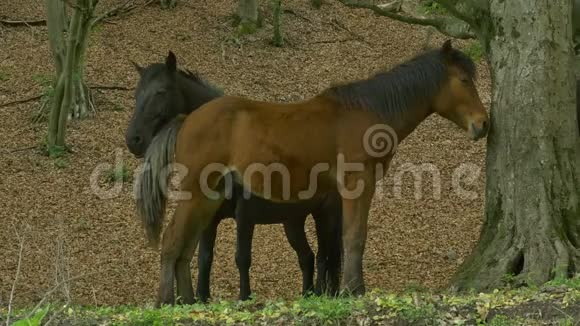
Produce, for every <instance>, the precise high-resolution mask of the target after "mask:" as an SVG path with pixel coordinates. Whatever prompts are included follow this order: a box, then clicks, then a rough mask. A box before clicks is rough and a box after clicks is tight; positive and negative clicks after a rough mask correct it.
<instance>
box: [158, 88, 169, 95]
mask: <svg viewBox="0 0 580 326" xmlns="http://www.w3.org/2000/svg"><path fill="white" fill-rule="evenodd" d="M156 93H157V94H165V93H167V90H166V89H165V88H160V89H158V90H157V92H156Z"/></svg>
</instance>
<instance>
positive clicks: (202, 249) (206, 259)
mask: <svg viewBox="0 0 580 326" xmlns="http://www.w3.org/2000/svg"><path fill="white" fill-rule="evenodd" d="M220 221H221V216H214V218H213V221H212V222H211V224H210V225H209V226H208V227H207V229H205V231H203V233H202V235H201V238H200V241H199V252H198V254H197V257H198V263H197V267H198V274H197V297H198V298H199V300H201V302H204V303H205V302H207V301H208V299H209V297H210V286H209V283H210V274H211V265H212V263H213V249H214V246H215V238H216V235H217V228H218V225H219V223H220Z"/></svg>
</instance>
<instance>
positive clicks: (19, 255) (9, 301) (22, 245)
mask: <svg viewBox="0 0 580 326" xmlns="http://www.w3.org/2000/svg"><path fill="white" fill-rule="evenodd" d="M14 232H15V233H16V237H17V238H18V239H19V240H20V241H19V242H20V249H19V251H18V264H17V265H16V275H15V276H14V281H13V282H12V289H11V290H10V298H9V299H8V313H7V315H6V326H9V325H10V314H11V313H12V302H13V300H14V291H15V290H16V283H17V282H18V278H19V277H20V267H21V266H22V252H23V250H24V236H22V237H21V236H20V235H19V234H18V231H17V230H14Z"/></svg>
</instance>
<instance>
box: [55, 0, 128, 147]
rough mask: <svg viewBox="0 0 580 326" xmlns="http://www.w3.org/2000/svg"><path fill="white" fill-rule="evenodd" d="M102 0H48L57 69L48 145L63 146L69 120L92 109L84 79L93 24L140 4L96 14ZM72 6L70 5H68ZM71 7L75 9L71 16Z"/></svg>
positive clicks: (86, 113)
mask: <svg viewBox="0 0 580 326" xmlns="http://www.w3.org/2000/svg"><path fill="white" fill-rule="evenodd" d="M98 2H99V0H46V12H47V20H46V24H47V27H48V40H49V44H50V49H51V52H52V57H53V60H54V67H55V72H56V78H55V85H54V96H53V98H52V101H51V104H50V113H49V126H48V146H49V148H51V147H55V146H58V147H63V146H64V144H65V142H64V137H65V133H66V123H67V120H68V119H71V118H84V117H86V116H87V115H88V114H89V113H90V112H91V111H92V110H94V105H93V102H92V97H91V92H90V89H89V88H88V87H87V85H86V83H85V81H84V61H85V54H86V50H87V44H88V40H89V33H90V31H91V29H92V27H93V26H94V25H96V24H98V23H100V22H101V21H103V20H105V19H108V18H111V17H112V16H115V15H118V14H121V13H126V12H129V11H131V10H133V9H135V8H136V5H135V4H134V1H133V0H125V1H124V2H122V3H121V4H120V5H118V6H116V7H114V8H112V9H111V10H108V11H106V12H104V13H103V14H101V15H99V16H95V8H96V6H97V3H98ZM67 6H68V8H67ZM67 9H68V10H69V11H72V14H71V16H70V17H68V16H67Z"/></svg>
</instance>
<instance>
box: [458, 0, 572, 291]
mask: <svg viewBox="0 0 580 326" xmlns="http://www.w3.org/2000/svg"><path fill="white" fill-rule="evenodd" d="M489 2H490V14H491V28H492V30H493V32H490V33H489V35H492V36H490V37H489V38H488V39H487V40H484V41H485V42H486V43H487V44H486V45H487V46H488V47H489V61H490V64H491V71H492V78H493V83H494V85H493V95H492V110H491V124H492V129H491V131H490V134H489V136H488V148H487V189H486V220H485V223H484V225H483V228H482V233H481V238H480V241H479V243H478V245H477V247H476V249H475V251H474V253H473V254H472V256H471V257H469V258H468V259H467V260H466V261H465V262H464V264H463V265H462V266H461V268H460V270H459V272H458V273H457V274H456V275H455V280H454V284H455V285H456V286H457V288H459V289H468V288H475V289H478V290H489V289H492V288H495V287H498V286H501V285H502V284H501V283H502V279H505V276H506V275H509V274H512V275H514V277H515V278H514V279H515V280H516V281H520V282H523V283H527V284H530V283H534V284H540V283H544V282H546V281H549V280H551V279H553V278H557V277H568V276H570V275H572V274H573V273H575V272H580V252H579V249H578V248H579V246H580V205H579V198H580V141H579V138H578V137H579V134H578V129H577V128H578V127H577V122H576V119H577V118H576V107H575V101H576V95H575V85H576V81H575V77H574V72H573V69H571V67H573V46H572V24H571V22H570V17H571V15H570V12H571V11H572V8H571V4H572V1H570V0H551V1H544V0H527V1H504V0H490V1H489Z"/></svg>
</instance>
